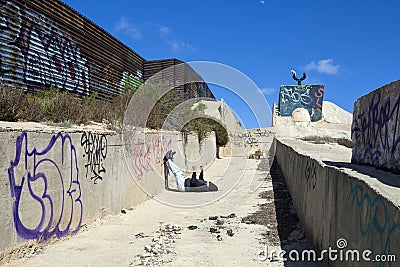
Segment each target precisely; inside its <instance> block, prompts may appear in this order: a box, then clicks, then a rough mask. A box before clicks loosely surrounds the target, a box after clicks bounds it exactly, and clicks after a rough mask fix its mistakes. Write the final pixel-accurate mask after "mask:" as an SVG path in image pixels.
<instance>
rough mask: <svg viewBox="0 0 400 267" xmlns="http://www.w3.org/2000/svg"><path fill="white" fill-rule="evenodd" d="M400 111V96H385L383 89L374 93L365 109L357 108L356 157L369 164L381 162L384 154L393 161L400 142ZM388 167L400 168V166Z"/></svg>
mask: <svg viewBox="0 0 400 267" xmlns="http://www.w3.org/2000/svg"><path fill="white" fill-rule="evenodd" d="M399 112H400V96H397V95H396V96H395V97H394V99H392V98H391V97H387V98H385V99H383V97H381V94H380V93H376V94H374V95H373V97H372V99H371V101H370V103H369V105H368V108H367V109H366V110H362V109H356V110H355V119H354V121H353V125H352V139H353V143H354V144H355V146H354V149H353V159H356V161H358V160H357V159H361V161H362V162H364V163H370V164H379V161H380V160H381V159H382V158H384V159H386V160H384V161H386V162H390V161H391V160H390V159H391V158H393V157H394V156H395V154H396V153H395V152H396V150H397V149H398V145H399V143H400V133H399V131H400V129H399V128H400V125H399ZM387 167H394V168H395V169H400V166H387Z"/></svg>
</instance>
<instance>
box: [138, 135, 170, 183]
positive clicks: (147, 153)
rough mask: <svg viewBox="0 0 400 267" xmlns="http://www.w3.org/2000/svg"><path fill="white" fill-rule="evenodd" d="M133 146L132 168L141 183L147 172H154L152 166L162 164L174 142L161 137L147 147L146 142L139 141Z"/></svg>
mask: <svg viewBox="0 0 400 267" xmlns="http://www.w3.org/2000/svg"><path fill="white" fill-rule="evenodd" d="M133 145H134V148H133V153H132V167H133V171H134V172H135V174H136V178H137V179H138V180H139V181H140V180H141V178H142V177H143V175H144V174H145V173H146V172H149V171H153V170H154V169H153V167H152V166H156V165H161V164H162V162H163V157H164V154H165V153H166V152H167V151H168V150H169V149H171V145H172V140H171V139H169V140H167V139H166V138H165V137H159V138H157V139H156V140H154V141H152V142H150V143H149V146H146V144H145V140H143V139H137V140H136V142H134V143H133Z"/></svg>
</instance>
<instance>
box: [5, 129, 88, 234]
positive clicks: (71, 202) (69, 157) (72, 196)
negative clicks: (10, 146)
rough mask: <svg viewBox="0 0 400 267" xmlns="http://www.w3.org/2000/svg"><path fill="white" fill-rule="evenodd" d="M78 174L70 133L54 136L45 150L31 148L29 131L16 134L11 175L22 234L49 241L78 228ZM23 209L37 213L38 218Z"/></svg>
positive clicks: (80, 220)
mask: <svg viewBox="0 0 400 267" xmlns="http://www.w3.org/2000/svg"><path fill="white" fill-rule="evenodd" d="M78 173H79V171H78V162H77V156H76V149H75V147H74V145H73V144H72V139H71V137H70V136H69V135H68V134H64V135H63V134H61V133H58V134H57V135H53V136H52V138H51V139H50V142H49V143H48V145H47V147H46V148H44V149H43V150H39V149H37V148H36V147H35V148H33V149H29V142H28V134H27V132H25V131H24V132H22V133H21V135H19V136H18V137H17V139H16V146H15V159H14V160H12V161H11V162H10V167H9V168H8V178H9V181H10V193H11V197H12V199H13V216H14V225H15V229H16V232H17V234H18V235H19V236H20V237H22V238H25V239H38V240H47V239H49V238H50V237H52V236H54V235H55V236H57V238H60V237H62V236H65V235H68V234H75V233H77V232H78V231H79V228H80V225H81V223H82V209H83V206H82V201H81V189H80V183H79V179H78ZM23 207H25V209H23ZM26 207H28V208H26ZM38 207H40V208H38ZM35 208H37V209H38V210H37V213H35V211H36V210H35ZM32 210H33V211H32ZM24 212H31V214H34V215H36V214H38V215H39V220H35V219H33V218H29V216H27V215H26V214H24ZM28 218H29V219H28ZM34 223H36V224H35V225H34V226H33V227H32V226H27V225H31V224H34Z"/></svg>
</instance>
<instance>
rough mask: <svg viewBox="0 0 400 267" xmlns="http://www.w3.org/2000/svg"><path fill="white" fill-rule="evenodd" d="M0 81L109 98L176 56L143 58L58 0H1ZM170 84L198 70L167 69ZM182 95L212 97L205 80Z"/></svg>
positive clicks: (173, 63) (186, 88) (175, 62)
mask: <svg viewBox="0 0 400 267" xmlns="http://www.w3.org/2000/svg"><path fill="white" fill-rule="evenodd" d="M0 12H1V14H2V16H1V17H0V27H1V31H0V55H1V58H0V60H1V61H0V81H1V82H2V83H4V84H8V85H14V86H18V87H22V88H24V89H26V90H28V91H42V90H45V89H47V88H49V87H51V86H54V87H57V88H59V89H64V90H68V91H71V92H75V93H79V94H81V95H88V94H92V93H95V92H96V93H98V95H99V97H100V98H108V99H109V98H112V97H114V96H116V95H118V94H119V93H120V92H121V91H122V90H123V88H125V87H126V86H131V85H132V84H133V85H135V84H138V83H139V81H140V79H142V78H144V79H145V80H146V79H148V78H149V77H151V76H152V75H154V74H156V73H157V72H159V71H160V70H163V69H166V68H168V67H171V66H176V65H178V64H180V63H183V62H182V61H180V60H177V59H167V60H155V61H148V62H145V60H144V59H143V58H142V57H141V56H140V55H138V54H137V53H135V52H134V51H132V50H131V49H130V48H128V47H127V46H125V45H124V44H122V43H121V42H120V41H118V40H117V39H116V38H114V37H113V36H111V35H110V34H109V33H107V32H106V31H104V30H103V29H101V28H100V27H98V26H97V25H95V24H94V23H93V22H92V21H90V20H89V19H87V18H85V17H84V16H82V15H81V14H79V13H78V12H76V11H75V10H73V9H71V8H70V7H68V6H67V5H66V4H64V3H62V2H60V1H50V0H48V1H43V0H29V1H28V0H12V1H0ZM170 72H171V73H165V79H167V76H169V77H174V80H173V81H172V82H173V83H174V85H175V84H176V83H177V82H178V81H181V82H182V81H185V79H186V80H187V79H188V77H191V76H193V75H197V74H196V73H194V72H193V70H191V69H190V68H185V69H179V68H177V69H171V70H170ZM176 89H177V91H178V94H179V96H180V98H181V99H184V98H190V97H197V96H205V97H212V98H214V97H213V95H212V93H211V91H210V90H209V88H208V86H207V84H205V83H204V84H203V85H202V84H201V83H199V84H197V85H190V84H189V85H184V86H178V87H176Z"/></svg>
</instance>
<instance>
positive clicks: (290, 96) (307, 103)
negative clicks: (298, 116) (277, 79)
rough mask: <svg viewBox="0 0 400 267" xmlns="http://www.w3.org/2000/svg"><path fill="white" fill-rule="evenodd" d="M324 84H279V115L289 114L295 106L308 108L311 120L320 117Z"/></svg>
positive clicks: (317, 119) (316, 119)
mask: <svg viewBox="0 0 400 267" xmlns="http://www.w3.org/2000/svg"><path fill="white" fill-rule="evenodd" d="M323 97H324V85H281V89H280V92H279V112H280V114H281V116H291V115H292V112H293V111H294V110H295V109H296V108H304V109H306V110H308V112H309V113H310V116H311V121H319V120H320V119H322V102H323Z"/></svg>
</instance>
